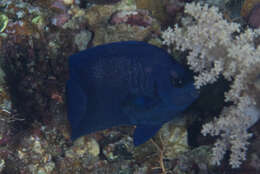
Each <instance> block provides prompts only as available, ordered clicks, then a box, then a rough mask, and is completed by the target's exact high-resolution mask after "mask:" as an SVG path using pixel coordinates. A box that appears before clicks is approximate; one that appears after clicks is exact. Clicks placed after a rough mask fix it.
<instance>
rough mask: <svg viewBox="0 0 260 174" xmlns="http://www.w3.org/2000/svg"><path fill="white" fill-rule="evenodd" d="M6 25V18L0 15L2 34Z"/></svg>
mask: <svg viewBox="0 0 260 174" xmlns="http://www.w3.org/2000/svg"><path fill="white" fill-rule="evenodd" d="M7 24H8V17H7V16H6V15H4V14H1V13H0V32H3V31H4V30H5V28H6V26H7Z"/></svg>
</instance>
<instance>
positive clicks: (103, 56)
mask: <svg viewBox="0 0 260 174" xmlns="http://www.w3.org/2000/svg"><path fill="white" fill-rule="evenodd" d="M69 76H70V78H69V80H68V82H67V89H66V95H67V108H68V120H69V122H70V126H71V131H72V132H71V139H72V140H75V139H77V138H78V137H80V136H83V135H86V134H90V133H93V132H95V131H99V130H104V129H107V128H111V127H114V126H119V125H136V129H135V132H134V144H135V145H139V144H142V143H144V142H146V141H147V140H149V139H150V138H151V137H153V136H154V135H155V133H156V132H157V131H158V130H159V129H160V128H161V126H162V124H164V123H165V122H167V121H170V120H171V119H172V118H174V117H175V116H176V115H177V114H179V113H181V112H182V111H184V110H185V109H186V108H187V107H188V106H189V105H190V104H191V103H192V102H193V101H194V100H196V98H198V91H197V90H196V89H195V87H194V81H193V79H192V73H191V72H190V71H189V70H188V69H186V68H184V67H183V66H182V65H181V64H179V63H177V62H176V61H174V60H173V58H172V57H171V55H169V54H168V53H167V52H166V51H164V50H163V49H161V48H158V47H156V46H153V45H150V44H147V43H145V42H138V41H127V42H115V43H109V44H105V45H100V46H96V47H93V48H89V49H86V50H84V51H81V52H79V53H76V54H74V55H72V56H70V58H69Z"/></svg>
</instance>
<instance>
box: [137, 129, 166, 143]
mask: <svg viewBox="0 0 260 174" xmlns="http://www.w3.org/2000/svg"><path fill="white" fill-rule="evenodd" d="M161 127H162V125H137V127H136V129H135V132H134V145H135V146H138V145H140V144H143V143H145V142H146V141H148V140H149V139H150V138H152V137H153V136H154V135H155V134H156V132H157V131H158V130H159V129H160V128H161Z"/></svg>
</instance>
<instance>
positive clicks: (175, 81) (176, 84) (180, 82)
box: [172, 78, 184, 88]
mask: <svg viewBox="0 0 260 174" xmlns="http://www.w3.org/2000/svg"><path fill="white" fill-rule="evenodd" d="M172 83H173V86H174V87H176V88H181V87H183V85H184V83H183V80H182V79H180V78H172Z"/></svg>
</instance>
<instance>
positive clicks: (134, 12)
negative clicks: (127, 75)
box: [0, 0, 260, 174]
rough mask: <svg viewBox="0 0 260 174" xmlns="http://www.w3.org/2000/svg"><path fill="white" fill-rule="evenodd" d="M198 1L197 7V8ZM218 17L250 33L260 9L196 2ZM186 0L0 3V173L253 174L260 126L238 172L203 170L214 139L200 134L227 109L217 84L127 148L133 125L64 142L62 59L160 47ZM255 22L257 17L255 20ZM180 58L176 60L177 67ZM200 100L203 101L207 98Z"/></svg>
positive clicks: (255, 0) (224, 167)
mask: <svg viewBox="0 0 260 174" xmlns="http://www.w3.org/2000/svg"><path fill="white" fill-rule="evenodd" d="M194 1H195V0H194ZM197 1H198V2H201V3H208V4H210V5H215V6H218V7H219V8H220V10H221V11H222V12H223V14H224V17H225V18H226V19H227V20H231V21H235V22H239V23H241V25H243V26H251V27H257V25H258V26H259V24H257V22H255V21H253V20H249V19H251V18H250V17H248V16H250V15H252V14H253V13H252V12H251V11H252V9H254V7H257V6H259V4H260V1H259V0H245V1H243V0H222V1H219V0H218V1H217V0H212V1H210V0H197ZM190 2H192V0H160V1H159V0H1V1H0V64H1V69H0V173H1V174H161V173H162V174H257V173H260V150H259V145H260V123H259V122H258V123H257V124H256V125H254V126H253V127H252V128H251V129H250V130H249V131H250V132H252V133H254V136H253V138H252V139H251V140H250V143H251V144H250V145H249V150H248V153H247V160H246V161H245V162H244V163H243V165H242V166H241V167H240V168H238V169H232V168H231V167H230V166H229V165H228V154H227V156H226V157H225V159H224V160H223V161H222V163H221V165H220V166H213V165H211V164H210V156H211V148H212V146H213V142H214V140H215V139H214V138H212V137H204V136H202V135H201V133H200V130H201V125H202V124H204V123H206V122H208V121H210V120H212V115H217V114H218V113H219V112H220V111H221V109H222V108H223V106H224V105H225V103H224V91H225V90H226V88H228V87H227V86H228V85H225V84H224V83H223V82H219V83H217V84H213V85H211V86H210V85H209V87H207V89H205V90H206V91H207V90H208V91H209V90H210V93H211V94H212V95H213V97H214V99H215V100H214V101H212V100H211V98H212V96H210V97H208V96H205V97H202V98H201V99H200V100H199V101H198V102H197V103H196V107H195V106H193V107H190V108H189V109H188V110H187V111H186V112H185V113H183V119H181V120H173V121H171V122H168V123H167V124H165V125H164V126H163V127H162V128H161V130H160V131H159V132H158V133H157V134H156V136H155V137H154V138H153V139H151V140H149V141H148V142H146V143H145V144H142V145H141V146H138V147H134V145H133V139H132V135H133V131H134V127H132V126H121V127H115V128H111V129H107V130H104V131H100V132H97V133H93V134H91V135H87V136H84V137H81V138H79V139H77V140H76V141H75V142H72V141H71V140H70V126H69V123H68V120H67V111H66V97H65V86H66V81H67V80H68V77H69V73H68V57H69V56H70V55H72V54H73V53H76V52H78V51H80V50H84V49H86V48H89V47H93V46H97V45H101V44H105V43H110V42H115V41H128V40H138V41H145V42H148V43H150V44H153V45H156V46H158V47H162V48H165V49H166V50H167V48H166V47H165V46H164V45H163V44H162V39H161V31H163V30H165V29H166V28H167V27H168V26H173V25H174V24H176V23H179V22H180V21H181V20H182V19H183V17H184V16H185V14H184V11H183V9H184V5H185V4H186V3H190ZM257 19H258V20H257V21H259V20H260V16H258V18H257ZM184 56H185V53H176V55H175V57H177V58H178V61H180V62H182V63H183V59H181V58H182V57H184ZM206 93H207V92H206Z"/></svg>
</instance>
